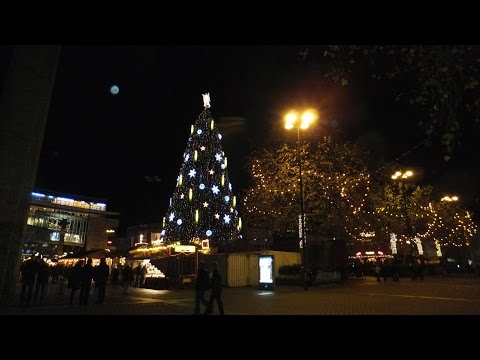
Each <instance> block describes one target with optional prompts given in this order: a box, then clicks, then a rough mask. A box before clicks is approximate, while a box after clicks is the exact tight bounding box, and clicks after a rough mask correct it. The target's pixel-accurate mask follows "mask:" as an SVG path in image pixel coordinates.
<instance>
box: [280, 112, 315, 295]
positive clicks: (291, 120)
mask: <svg viewBox="0 0 480 360" xmlns="http://www.w3.org/2000/svg"><path fill="white" fill-rule="evenodd" d="M316 118H317V113H316V111H315V110H312V109H307V110H305V111H303V112H302V113H301V114H300V113H299V112H298V111H296V110H291V111H290V112H288V113H287V114H286V115H285V129H287V130H290V129H293V128H296V129H297V161H298V170H299V171H298V172H299V178H300V181H299V182H300V224H301V229H300V231H299V238H300V243H301V244H302V249H303V273H304V276H303V284H304V289H305V290H308V278H307V244H306V239H305V236H306V229H305V209H304V206H303V179H302V156H301V151H300V129H303V130H305V129H308V127H309V126H310V124H311V123H312V122H313V121H315V120H316Z"/></svg>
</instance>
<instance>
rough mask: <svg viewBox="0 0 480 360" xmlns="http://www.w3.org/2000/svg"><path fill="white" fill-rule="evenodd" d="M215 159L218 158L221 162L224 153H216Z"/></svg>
mask: <svg viewBox="0 0 480 360" xmlns="http://www.w3.org/2000/svg"><path fill="white" fill-rule="evenodd" d="M215 160H217V161H218V162H221V161H222V154H220V153H216V154H215Z"/></svg>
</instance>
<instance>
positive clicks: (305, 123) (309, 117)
mask: <svg viewBox="0 0 480 360" xmlns="http://www.w3.org/2000/svg"><path fill="white" fill-rule="evenodd" d="M316 118H317V113H316V112H315V110H307V111H305V112H304V113H303V114H302V122H301V124H300V128H301V129H308V127H309V126H310V124H312V123H313V122H314V121H315V120H316Z"/></svg>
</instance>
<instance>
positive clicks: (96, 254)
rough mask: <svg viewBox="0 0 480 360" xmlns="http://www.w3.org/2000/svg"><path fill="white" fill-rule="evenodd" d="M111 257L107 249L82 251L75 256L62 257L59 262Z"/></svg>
mask: <svg viewBox="0 0 480 360" xmlns="http://www.w3.org/2000/svg"><path fill="white" fill-rule="evenodd" d="M107 256H109V252H108V251H106V250H105V249H95V250H80V251H78V252H76V253H74V254H68V255H66V256H63V257H61V258H60V259H59V260H63V259H81V258H85V257H89V258H93V259H100V258H102V257H107Z"/></svg>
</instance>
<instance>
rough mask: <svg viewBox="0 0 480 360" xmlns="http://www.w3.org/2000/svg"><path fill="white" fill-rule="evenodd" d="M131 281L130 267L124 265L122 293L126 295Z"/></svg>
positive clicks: (131, 272) (131, 270)
mask: <svg viewBox="0 0 480 360" xmlns="http://www.w3.org/2000/svg"><path fill="white" fill-rule="evenodd" d="M132 279H133V269H132V267H131V266H130V265H128V264H125V266H124V268H123V269H122V285H123V293H124V294H128V287H129V286H130V283H131V282H132Z"/></svg>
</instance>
